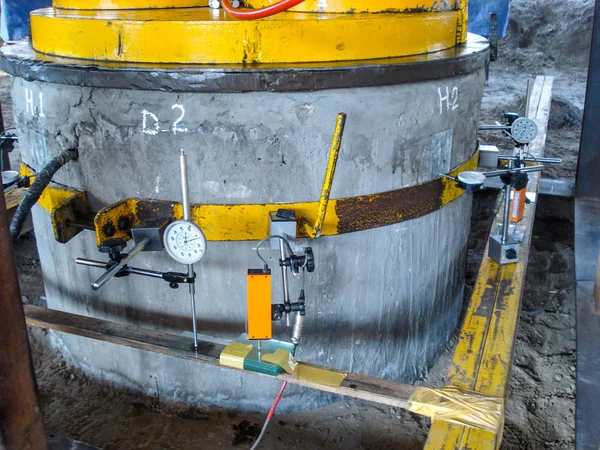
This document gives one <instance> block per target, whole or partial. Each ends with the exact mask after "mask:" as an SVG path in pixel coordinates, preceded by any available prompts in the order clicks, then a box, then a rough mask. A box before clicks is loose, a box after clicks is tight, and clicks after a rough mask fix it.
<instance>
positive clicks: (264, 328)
mask: <svg viewBox="0 0 600 450" xmlns="http://www.w3.org/2000/svg"><path fill="white" fill-rule="evenodd" d="M272 337H273V316H272V311H271V271H270V270H266V271H265V270H262V269H249V270H248V339H251V340H267V339H271V338H272Z"/></svg>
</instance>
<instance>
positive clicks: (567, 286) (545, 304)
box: [521, 280, 594, 316]
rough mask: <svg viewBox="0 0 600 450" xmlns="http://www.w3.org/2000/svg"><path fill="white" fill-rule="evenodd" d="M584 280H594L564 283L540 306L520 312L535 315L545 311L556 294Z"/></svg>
mask: <svg viewBox="0 0 600 450" xmlns="http://www.w3.org/2000/svg"><path fill="white" fill-rule="evenodd" d="M585 281H594V280H571V281H569V282H568V283H565V284H564V285H563V286H562V287H561V288H560V289H559V290H558V291H556V292H555V293H554V295H553V296H552V297H551V298H550V300H548V301H547V302H546V303H544V305H543V306H542V307H541V308H537V309H532V310H530V311H526V310H524V309H522V310H521V312H522V313H523V314H526V315H528V316H536V315H538V314H541V313H543V312H546V309H547V308H548V307H549V306H550V305H551V304H552V303H554V300H556V299H557V298H558V296H559V295H560V294H561V293H562V292H563V291H566V290H567V289H569V288H570V287H571V286H573V285H575V284H577V283H580V282H585Z"/></svg>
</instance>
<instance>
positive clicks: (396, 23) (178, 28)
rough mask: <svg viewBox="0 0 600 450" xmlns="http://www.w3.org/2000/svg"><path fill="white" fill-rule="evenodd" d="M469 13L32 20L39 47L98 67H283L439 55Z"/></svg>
mask: <svg viewBox="0 0 600 450" xmlns="http://www.w3.org/2000/svg"><path fill="white" fill-rule="evenodd" d="M462 14H463V11H441V12H424V13H415V14H396V13H381V14H310V13H293V12H286V13H281V14H278V15H276V16H273V17H269V18H267V19H262V20H254V21H241V20H237V19H234V18H231V17H229V16H227V15H226V14H225V13H224V12H223V11H222V10H212V9H210V8H178V9H156V10H149V9H146V10H124V11H73V10H59V9H53V8H44V9H39V10H37V11H34V12H32V13H31V33H32V44H33V48H34V49H35V50H36V51H37V52H40V53H44V54H48V55H54V56H62V57H67V58H78V59H88V60H95V61H117V62H138V63H155V64H159V63H180V64H194V63H197V64H239V63H244V64H256V63H270V64H277V63H281V64H285V63H302V62H309V63H310V62H326V61H332V62H334V61H354V60H363V59H378V58H391V57H401V56H407V55H416V54H421V53H429V52H435V51H439V50H443V49H447V48H450V47H453V46H455V45H456V44H457V43H462V42H463V34H462V33H461V31H460V24H461V23H463V22H462V20H463V17H462Z"/></svg>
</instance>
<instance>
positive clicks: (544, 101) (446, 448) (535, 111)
mask: <svg viewBox="0 0 600 450" xmlns="http://www.w3.org/2000/svg"><path fill="white" fill-rule="evenodd" d="M552 84H553V79H552V77H544V76H539V77H537V79H536V81H535V84H534V87H533V89H532V94H531V108H530V116H529V117H530V118H532V119H535V120H536V122H537V124H538V128H539V135H538V137H537V138H536V140H535V141H533V142H532V143H531V145H530V147H529V152H530V153H531V154H532V155H534V156H537V157H542V156H543V155H544V147H545V142H546V133H547V128H548V119H549V116H550V104H551V100H552ZM529 177H530V178H529V179H530V181H529V185H528V187H527V192H528V193H534V194H536V197H537V194H538V192H539V185H540V174H539V173H532V174H530V175H529ZM536 205H537V198H536V202H535V203H533V204H532V205H529V206H527V208H526V209H525V214H524V217H523V220H522V221H521V223H520V225H522V226H523V225H524V226H525V227H526V232H525V236H524V238H523V242H522V243H521V250H520V256H519V261H518V262H517V263H516V264H508V265H505V266H498V265H497V264H496V263H494V262H493V261H492V260H491V259H489V258H488V257H487V252H488V249H487V248H486V251H485V253H484V256H483V261H482V264H481V268H480V269H479V274H478V276H477V282H476V285H475V289H474V291H473V296H472V297H471V303H470V305H469V309H468V311H467V315H466V317H465V321H464V324H463V328H462V331H461V335H460V338H459V342H458V344H457V348H456V351H455V354H454V359H453V362H452V365H451V366H450V370H449V379H450V383H449V384H451V385H455V386H458V387H461V388H465V389H470V390H474V391H476V392H478V393H481V394H484V395H490V396H495V397H500V398H504V399H505V400H506V397H507V395H508V383H509V381H510V373H511V368H512V357H513V351H514V348H515V343H516V332H517V325H518V320H519V313H520V310H521V297H522V294H523V287H524V280H525V273H526V271H527V260H528V257H529V247H530V244H531V235H532V230H533V221H534V218H535V207H536ZM502 210H503V208H499V211H500V212H499V214H498V215H497V216H496V218H495V220H494V223H493V225H492V229H493V230H494V229H496V228H497V226H498V224H500V223H502ZM501 439H502V436H501V435H496V434H494V433H490V432H486V431H482V430H476V429H474V428H467V427H464V426H460V425H454V424H450V423H447V422H436V423H433V424H432V426H431V430H430V432H429V437H428V439H427V443H426V444H425V449H426V450H450V449H453V450H454V449H477V450H496V449H497V448H498V447H499V444H500V440H501Z"/></svg>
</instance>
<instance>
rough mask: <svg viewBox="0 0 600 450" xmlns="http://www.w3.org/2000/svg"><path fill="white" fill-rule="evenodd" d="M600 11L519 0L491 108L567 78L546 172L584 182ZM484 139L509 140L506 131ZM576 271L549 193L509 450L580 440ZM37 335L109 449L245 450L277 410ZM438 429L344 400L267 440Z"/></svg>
mask: <svg viewBox="0 0 600 450" xmlns="http://www.w3.org/2000/svg"><path fill="white" fill-rule="evenodd" d="M592 7H593V2H592V1H591V0H588V1H585V0H544V1H541V0H540V1H536V0H515V1H514V2H513V19H511V23H510V32H511V34H510V37H509V38H508V39H507V40H506V41H505V42H504V43H503V45H502V47H501V61H499V62H497V63H494V64H492V67H491V75H490V79H489V83H488V86H487V89H486V94H485V98H484V101H483V105H482V114H483V120H484V121H495V120H500V118H501V117H500V116H501V114H502V112H503V111H507V110H518V109H519V108H521V107H522V103H523V96H524V93H525V86H526V80H527V76H528V75H530V74H531V75H534V74H536V73H543V74H548V75H554V76H555V77H556V82H555V101H554V103H553V110H552V119H551V129H550V132H549V134H548V145H547V152H546V154H547V155H548V156H560V157H562V158H564V160H565V163H564V164H563V165H561V166H560V167H554V168H550V169H549V170H547V171H545V172H544V176H545V177H551V178H558V179H565V180H571V181H573V180H574V176H575V166H576V161H577V149H578V145H579V134H580V126H581V116H582V113H581V111H582V108H583V101H584V95H585V81H586V67H585V65H586V61H587V59H586V52H587V48H588V47H587V46H588V42H589V33H590V30H591V21H590V17H591V8H592ZM565 19H566V20H565ZM529 24H534V25H535V26H530V25H529ZM574 24H577V26H574ZM549 49H552V53H551V52H550V51H549ZM8 86H9V80H8V77H0V101H1V102H2V105H3V108H4V117H5V120H6V122H7V126H9V125H10V124H11V122H12V118H11V110H10V106H9V105H10V104H9V103H8V101H9V96H10V93H9V91H8ZM482 138H484V139H485V141H486V142H490V143H498V144H500V145H506V141H505V140H503V139H502V137H499V136H497V135H493V134H490V135H482ZM15 155H16V153H15ZM495 203H496V196H495V193H494V192H484V193H480V194H478V195H477V196H475V198H474V214H473V219H472V230H471V235H470V239H469V258H468V268H467V289H466V293H465V301H468V299H469V297H470V293H471V290H472V287H473V285H474V281H475V278H476V275H477V270H478V267H479V263H480V261H481V257H482V252H483V249H484V246H485V240H484V238H485V235H486V233H487V229H488V228H489V224H490V223H491V217H492V216H493V210H494V207H495ZM15 250H16V259H17V265H18V270H19V276H20V281H21V289H22V293H23V296H24V301H26V302H30V303H35V304H43V299H42V298H41V297H42V296H43V285H42V283H41V275H40V265H39V261H38V259H37V251H36V248H35V238H34V236H33V235H32V234H28V235H26V236H25V237H24V238H22V239H21V240H20V242H19V243H18V244H17V246H16V249H15ZM574 273H575V272H574V256H573V204H572V201H571V200H567V199H557V198H548V197H547V198H543V197H542V198H541V199H540V201H539V205H538V212H537V216H536V224H535V229H534V236H533V244H532V249H531V254H530V263H529V267H528V271H527V278H526V286H525V295H524V298H523V308H524V310H527V311H535V314H526V313H523V314H522V315H521V320H520V324H519V328H518V335H517V345H516V351H515V359H514V368H513V373H512V378H511V383H510V395H509V399H508V406H507V413H506V414H507V416H506V428H505V432H504V441H503V444H502V448H504V449H510V450H516V449H543V448H550V449H567V448H573V447H574V409H575V364H576V361H575V308H574V295H573V292H572V290H569V289H567V290H565V291H563V292H560V293H559V294H560V295H557V296H554V294H555V293H556V291H557V290H558V289H560V287H562V286H564V285H565V284H566V283H568V282H569V281H571V280H573V279H574ZM553 297H554V300H553V302H552V303H548V302H549V301H550V299H552V298H553ZM544 306H545V308H544ZM30 339H31V344H32V351H33V358H34V364H35V369H36V373H37V376H38V383H39V389H40V397H41V402H42V407H43V411H44V416H45V420H46V425H47V428H48V430H49V431H51V432H53V433H57V434H62V435H66V436H69V437H72V438H75V439H78V440H81V441H83V442H87V443H89V444H92V445H96V446H98V447H101V448H104V449H107V450H110V449H180V450H183V449H213V448H241V449H244V448H250V446H251V445H252V442H253V441H254V439H255V438H256V437H257V435H258V433H259V430H260V426H261V425H262V422H263V420H264V418H265V416H264V415H260V414H236V413H234V412H231V411H224V410H215V409H193V408H190V407H189V406H186V405H180V404H170V403H168V402H166V401H165V400H164V399H163V398H161V396H160V393H159V392H155V393H153V395H152V396H145V397H141V396H139V395H137V394H135V393H131V392H126V391H122V390H118V389H115V388H113V387H110V386H106V385H102V384H99V383H97V382H95V381H94V380H91V379H89V378H88V377H87V376H86V375H85V374H84V373H82V372H81V371H79V370H78V369H77V368H75V367H71V366H69V364H68V363H67V361H65V360H64V358H63V357H62V355H61V354H59V353H58V352H57V351H56V350H55V349H54V348H53V346H52V333H48V332H46V331H43V330H38V329H30ZM454 343H455V342H452V343H451V345H450V346H449V348H448V349H447V350H446V351H445V352H444V354H443V355H442V356H441V357H440V359H439V361H438V363H437V364H436V365H435V366H434V367H433V368H432V369H431V371H430V372H429V375H428V376H427V378H426V379H424V380H422V382H421V384H424V385H427V386H435V387H437V386H443V385H444V384H445V383H446V382H447V379H446V373H447V369H448V365H449V362H450V359H451V357H452V353H453V348H452V346H453V344H454ZM275 394H276V392H274V393H273V395H275ZM265 414H266V411H265ZM428 430H429V421H428V419H425V418H422V417H419V416H415V415H412V414H411V413H408V412H406V411H403V410H397V409H395V408H389V407H383V406H379V405H374V404H370V403H366V402H360V401H355V400H349V399H344V400H341V401H340V402H339V403H337V404H333V405H330V406H327V407H325V408H321V409H319V410H315V411H306V412H302V413H296V414H289V415H277V416H276V417H275V420H274V421H273V423H272V424H271V427H270V429H269V432H268V434H267V435H266V437H265V440H264V441H263V446H262V447H261V448H269V449H317V448H356V449H386V448H402V449H407V450H411V449H421V448H422V447H423V443H424V441H425V439H426V436H427V433H428Z"/></svg>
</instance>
